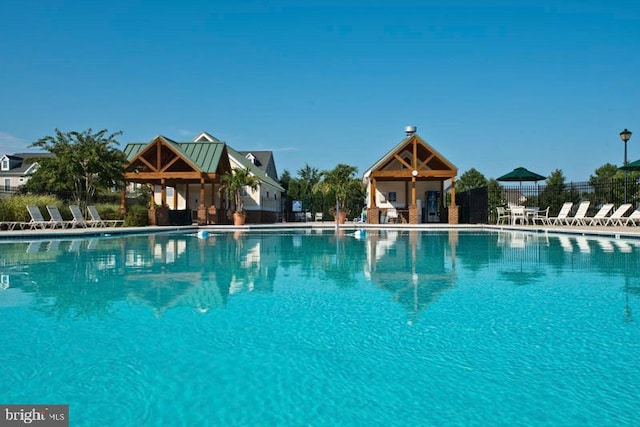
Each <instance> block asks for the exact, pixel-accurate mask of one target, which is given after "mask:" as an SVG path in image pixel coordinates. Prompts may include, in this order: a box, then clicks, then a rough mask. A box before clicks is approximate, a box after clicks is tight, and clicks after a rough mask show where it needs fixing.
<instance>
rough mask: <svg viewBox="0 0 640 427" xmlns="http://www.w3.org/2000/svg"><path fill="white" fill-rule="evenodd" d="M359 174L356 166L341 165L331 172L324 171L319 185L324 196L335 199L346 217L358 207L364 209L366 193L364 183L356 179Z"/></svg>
mask: <svg viewBox="0 0 640 427" xmlns="http://www.w3.org/2000/svg"><path fill="white" fill-rule="evenodd" d="M357 172H358V168H356V167H355V166H350V165H346V164H343V163H341V164H339V165H337V166H336V167H335V168H333V169H332V170H330V171H328V170H325V171H323V172H322V173H321V176H322V179H321V181H320V182H319V183H318V185H317V186H318V188H319V189H320V190H321V191H322V192H323V193H324V194H330V195H333V196H334V197H335V202H336V206H337V208H338V209H339V210H340V212H342V213H344V214H345V215H347V214H349V212H351V211H352V210H355V209H357V207H358V206H359V208H360V209H362V204H363V198H364V192H363V188H362V182H361V181H360V180H359V179H358V178H357V177H356V173H357Z"/></svg>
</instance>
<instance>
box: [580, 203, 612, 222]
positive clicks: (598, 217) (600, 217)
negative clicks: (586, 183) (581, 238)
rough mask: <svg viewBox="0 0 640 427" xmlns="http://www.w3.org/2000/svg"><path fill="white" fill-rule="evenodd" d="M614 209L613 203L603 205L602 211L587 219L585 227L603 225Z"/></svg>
mask: <svg viewBox="0 0 640 427" xmlns="http://www.w3.org/2000/svg"><path fill="white" fill-rule="evenodd" d="M611 209H613V203H607V204H605V205H602V207H601V208H600V210H599V211H598V212H596V214H595V215H594V216H592V217H586V218H585V219H584V220H583V221H584V225H603V224H604V221H605V220H606V219H607V215H609V212H611Z"/></svg>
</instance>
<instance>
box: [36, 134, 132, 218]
mask: <svg viewBox="0 0 640 427" xmlns="http://www.w3.org/2000/svg"><path fill="white" fill-rule="evenodd" d="M121 134H122V132H116V133H112V134H108V131H107V130H106V129H103V130H101V131H99V132H96V133H94V132H93V130H92V129H87V130H85V131H82V132H76V131H73V132H61V131H60V130H59V129H56V130H55V135H53V136H45V137H44V138H40V139H39V140H37V141H36V142H34V143H33V144H31V146H32V147H38V148H40V149H43V150H45V151H48V152H50V153H52V154H54V156H52V157H47V158H42V159H41V160H40V161H39V164H40V167H39V168H38V169H37V170H36V171H35V172H34V174H33V175H32V176H31V177H30V178H29V181H28V182H27V184H26V189H27V190H28V191H33V192H38V193H42V192H45V193H46V192H53V193H66V192H70V193H71V197H72V199H73V200H75V202H76V203H78V204H82V203H84V204H85V205H89V204H92V200H93V197H94V195H95V194H96V192H97V191H98V190H108V189H110V188H114V187H116V188H117V187H119V186H121V185H122V181H123V173H124V166H125V164H126V162H127V159H126V156H125V154H124V153H123V152H122V151H120V149H118V147H117V146H118V145H119V143H118V141H117V140H116V137H117V136H119V135H121Z"/></svg>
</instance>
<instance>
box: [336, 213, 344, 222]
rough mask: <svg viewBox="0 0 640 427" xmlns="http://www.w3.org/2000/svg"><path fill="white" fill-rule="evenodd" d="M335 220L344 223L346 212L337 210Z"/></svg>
mask: <svg viewBox="0 0 640 427" xmlns="http://www.w3.org/2000/svg"><path fill="white" fill-rule="evenodd" d="M336 222H337V223H338V224H344V223H345V222H347V213H346V212H339V213H338V216H337V217H336Z"/></svg>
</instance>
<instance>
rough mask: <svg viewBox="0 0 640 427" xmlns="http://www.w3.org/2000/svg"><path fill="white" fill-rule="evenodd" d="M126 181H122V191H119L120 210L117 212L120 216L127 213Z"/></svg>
mask: <svg viewBox="0 0 640 427" xmlns="http://www.w3.org/2000/svg"><path fill="white" fill-rule="evenodd" d="M126 202H127V181H122V190H121V191H120V208H119V209H118V211H119V212H120V214H121V215H124V214H126V213H127V204H126Z"/></svg>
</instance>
